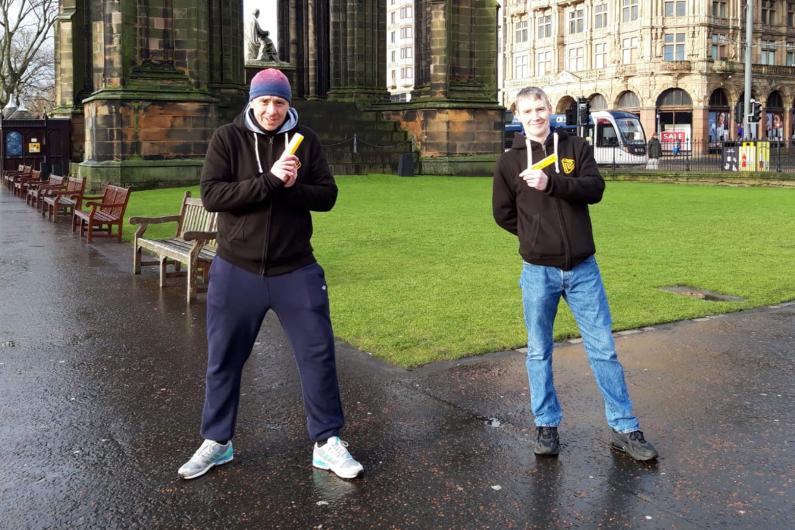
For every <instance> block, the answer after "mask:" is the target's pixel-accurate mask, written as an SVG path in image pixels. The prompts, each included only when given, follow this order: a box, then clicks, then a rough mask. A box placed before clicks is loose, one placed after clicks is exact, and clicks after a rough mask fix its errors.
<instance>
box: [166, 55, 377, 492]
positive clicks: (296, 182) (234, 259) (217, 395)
mask: <svg viewBox="0 0 795 530" xmlns="http://www.w3.org/2000/svg"><path fill="white" fill-rule="evenodd" d="M291 97H292V92H291V89H290V83H289V81H288V80H287V77H286V76H285V75H284V74H283V73H282V72H280V71H279V70H275V69H267V70H262V71H261V72H259V73H258V74H257V75H256V76H254V78H253V79H252V81H251V89H250V91H249V103H248V105H247V106H246V108H245V109H244V110H243V112H242V113H241V114H240V115H239V116H238V117H237V118H235V120H234V122H233V123H230V124H228V125H224V126H222V127H220V128H219V129H218V130H217V131H216V132H215V134H214V135H213V137H212V139H211V140H210V145H209V146H208V148H207V156H206V158H205V161H204V169H203V171H202V177H201V195H202V201H203V203H204V206H205V208H207V209H208V210H209V211H213V212H219V213H218V236H217V243H218V254H217V256H216V258H215V259H214V260H213V263H212V267H211V268H210V283H209V288H208V291H207V343H208V361H207V380H206V392H205V400H204V412H203V415H202V427H201V434H202V437H203V438H204V443H202V445H201V447H199V449H198V450H197V451H196V452H195V453H194V455H193V456H192V457H191V459H190V460H189V461H188V462H186V463H185V464H184V465H183V466H182V467H180V469H179V475H180V477H182V478H185V479H191V478H196V477H199V476H201V475H203V474H204V473H206V472H207V471H209V470H210V468H212V467H213V466H217V465H221V464H225V463H227V462H229V461H231V460H232V458H233V451H234V450H233V448H232V437H233V436H234V431H235V421H236V418H237V410H238V403H239V401H240V378H241V373H242V370H243V365H244V364H245V362H246V360H247V359H248V357H249V355H250V354H251V349H252V348H253V346H254V341H255V339H256V338H257V334H258V333H259V330H260V327H261V326H262V321H263V319H264V318H265V314H266V313H267V312H268V311H269V310H270V309H273V310H274V311H275V312H276V314H277V315H278V317H279V320H280V322H281V323H282V326H283V327H284V330H285V332H286V333H287V337H288V339H289V341H290V344H291V345H292V347H293V351H294V354H295V359H296V363H297V365H298V373H299V376H300V378H301V388H302V391H303V398H304V409H305V411H306V415H307V429H308V431H309V436H310V438H311V439H312V440H313V441H314V442H315V446H314V451H313V455H312V465H313V466H315V467H317V468H320V469H327V470H331V471H332V472H334V473H335V474H337V475H338V476H340V477H342V478H355V477H357V476H359V475H360V474H361V473H362V471H363V468H362V465H361V464H360V463H359V462H357V461H356V460H354V459H353V457H352V456H351V455H350V453H349V452H348V450H347V449H346V448H347V445H348V444H347V443H346V442H343V441H342V440H340V438H339V432H340V430H341V429H342V426H343V413H342V403H341V401H340V392H339V385H338V382H337V369H336V361H335V353H334V333H333V331H332V327H331V318H330V315H329V300H328V292H327V290H326V281H325V277H324V274H323V269H322V268H321V267H320V265H319V264H318V263H317V262H316V261H315V257H314V255H313V253H312V246H311V244H310V241H309V240H310V238H311V236H312V216H311V214H310V212H311V211H328V210H331V208H332V207H333V206H334V203H335V201H336V199H337V186H336V184H335V183H334V178H333V177H332V175H331V172H330V171H329V167H328V164H327V163H326V158H325V155H324V154H323V149H322V147H321V145H320V141H319V140H318V138H317V135H316V134H315V133H314V131H312V130H311V129H309V128H308V127H305V126H303V125H299V124H298V112H297V111H296V110H295V109H293V108H292V107H290V100H291ZM301 137H303V141H302V142H301V143H300V145H299V147H298V148H297V151H295V154H291V153H290V152H289V151H287V146H288V144H290V141H291V139H292V141H293V142H295V141H296V140H301Z"/></svg>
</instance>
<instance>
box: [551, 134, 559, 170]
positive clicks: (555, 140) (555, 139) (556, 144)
mask: <svg viewBox="0 0 795 530" xmlns="http://www.w3.org/2000/svg"><path fill="white" fill-rule="evenodd" d="M552 145H554V146H555V147H554V148H553V151H554V152H555V173H560V167H558V133H553V135H552Z"/></svg>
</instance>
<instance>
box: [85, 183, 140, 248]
mask: <svg viewBox="0 0 795 530" xmlns="http://www.w3.org/2000/svg"><path fill="white" fill-rule="evenodd" d="M77 200H78V201H79V202H78V203H76V204H75V208H74V211H73V212H72V232H74V231H76V230H77V229H78V228H80V239H82V238H83V234H86V243H91V242H92V241H93V240H94V236H95V235H96V236H102V237H113V227H114V226H115V227H116V229H117V232H118V233H117V237H118V240H119V243H121V230H122V228H123V226H124V212H125V210H127V202H128V201H129V200H130V188H122V187H119V186H114V185H113V184H105V189H104V190H103V193H102V195H94V196H92V195H81V196H80V197H79V198H77ZM83 201H86V202H83ZM82 206H85V207H87V208H90V209H89V210H82V209H81V207H82ZM95 232H99V233H98V234H95Z"/></svg>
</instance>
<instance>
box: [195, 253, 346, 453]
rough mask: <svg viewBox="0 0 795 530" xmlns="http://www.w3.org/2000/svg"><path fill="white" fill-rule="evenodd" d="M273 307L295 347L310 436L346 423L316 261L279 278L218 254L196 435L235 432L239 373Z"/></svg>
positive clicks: (224, 436)
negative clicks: (200, 412)
mask: <svg viewBox="0 0 795 530" xmlns="http://www.w3.org/2000/svg"><path fill="white" fill-rule="evenodd" d="M269 309H273V310H274V311H275V312H276V315H277V316H278V317H279V320H280V321H281V323H282V326H283V327H284V330H285V332H286V333H287V337H288V339H289V341H290V344H291V346H292V347H293V353H294V355H295V360H296V363H297V365H298V373H299V375H300V377H301V388H302V390H303V397H304V410H305V411H306V416H307V421H306V423H307V429H308V431H309V436H310V437H311V438H312V440H314V441H317V440H324V439H326V438H328V437H330V436H336V435H338V433H339V431H340V429H341V428H342V425H343V414H342V403H341V401H340V392H339V385H338V383H337V366H336V361H335V356H334V333H333V331H332V329H331V318H330V316H329V301H328V291H327V290H326V280H325V277H324V274H323V269H322V268H321V267H320V265H318V264H317V263H313V264H311V265H307V266H305V267H302V268H300V269H298V270H295V271H293V272H290V273H287V274H282V275H280V276H260V275H257V274H253V273H251V272H249V271H247V270H244V269H241V268H240V267H237V266H236V265H233V264H231V263H229V262H228V261H225V260H223V259H222V258H220V257H216V258H215V259H214V260H213V263H212V267H211V268H210V281H209V286H208V291H207V343H208V359H207V386H206V393H205V400H204V412H203V414H202V429H201V434H202V436H203V437H204V438H205V439H208V440H216V441H220V442H223V441H226V440H230V439H231V438H232V437H233V436H234V434H235V422H236V420H237V410H238V404H239V402H240V377H241V374H242V371H243V365H244V364H245V362H246V360H247V359H248V357H249V355H250V354H251V349H252V348H253V347H254V341H255V340H256V338H257V334H258V333H259V330H260V327H261V326H262V321H263V320H264V318H265V314H266V313H267V312H268V310H269Z"/></svg>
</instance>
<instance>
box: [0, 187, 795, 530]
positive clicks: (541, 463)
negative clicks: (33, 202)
mask: <svg viewBox="0 0 795 530" xmlns="http://www.w3.org/2000/svg"><path fill="white" fill-rule="evenodd" d="M131 254H132V250H131V247H130V245H129V244H126V243H125V244H122V245H119V244H117V243H114V242H112V241H107V240H97V242H96V243H94V244H93V245H86V244H85V243H82V242H80V241H79V240H78V238H77V236H75V235H73V234H72V233H71V232H70V230H69V226H68V222H65V221H62V222H60V223H58V224H52V223H49V222H47V221H46V220H43V219H42V218H41V217H40V216H38V214H36V213H35V211H34V210H33V209H31V208H30V207H28V206H26V205H25V204H24V201H22V200H20V199H16V198H13V197H12V196H11V195H10V193H8V191H7V190H6V189H5V188H3V189H2V190H0V300H2V303H0V418H1V419H0V447H2V448H3V454H4V458H3V459H2V460H0V527H2V528H4V529H17V528H25V529H27V528H34V529H39V528H70V529H71V528H227V529H235V528H539V529H543V528H642V529H656V528H682V529H697V528H718V529H725V528H755V529H774V528H782V529H784V528H792V527H793V522H794V521H795V507H794V506H793V503H794V502H795V409H794V408H793V397H795V390H794V389H793V377H795V304H783V305H781V306H778V307H771V308H763V309H759V310H754V311H747V312H742V313H737V314H732V315H727V316H723V317H719V318H714V319H706V320H702V321H698V322H690V321H689V322H681V323H676V324H671V325H665V326H660V327H657V328H655V329H653V330H646V331H643V332H640V333H636V334H627V335H622V336H620V337H619V338H618V341H617V344H618V348H619V355H620V357H621V359H622V361H623V363H624V366H625V369H626V371H627V378H628V383H629V386H630V392H631V396H632V398H633V401H634V403H635V408H636V412H637V414H638V415H639V417H640V420H641V424H642V426H643V429H644V431H645V432H646V434H647V436H648V438H649V439H650V440H651V441H653V442H654V444H655V445H656V446H657V448H658V450H659V451H660V453H661V457H660V459H659V461H658V462H656V463H636V462H634V461H632V460H630V459H629V458H628V457H626V456H624V455H622V454H619V453H615V452H613V451H611V450H610V449H609V448H608V440H609V432H608V429H607V426H606V424H605V421H604V415H603V410H602V401H601V398H600V396H599V394H598V392H597V390H596V387H595V384H594V382H593V378H592V376H591V373H590V370H589V368H588V364H587V361H586V359H585V355H584V352H583V351H582V346H581V345H579V344H568V343H567V344H563V345H560V346H559V347H558V349H557V350H556V354H555V363H556V384H557V387H558V392H559V395H560V398H561V401H562V404H563V407H564V411H565V413H566V418H565V419H564V423H563V424H562V426H561V437H562V441H563V448H562V451H561V455H560V457H559V458H558V459H536V457H535V456H534V455H533V454H532V445H533V439H534V429H533V428H532V427H531V417H530V412H529V404H528V397H527V380H526V375H525V372H524V365H523V357H522V354H521V353H519V352H502V353H495V354H492V355H487V356H484V357H480V358H475V359H469V360H465V361H461V362H453V363H438V364H434V365H430V366H426V367H424V368H422V369H419V370H415V371H410V372H409V371H404V370H401V369H398V368H394V367H390V366H386V365H384V364H382V363H380V362H378V361H376V360H374V359H372V358H370V357H369V356H368V355H366V354H364V353H362V352H359V351H356V350H354V349H353V348H351V347H349V346H347V345H345V344H344V343H338V365H339V372H340V384H341V387H342V393H343V403H344V405H345V409H346V415H347V421H348V425H347V427H346V429H345V431H344V433H343V438H344V439H346V440H348V441H349V442H350V448H351V450H352V453H353V454H354V456H356V457H357V458H358V459H359V460H360V461H361V462H362V463H363V464H364V466H365V469H366V475H365V476H364V477H363V478H362V479H360V480H356V481H350V482H349V481H343V480H340V479H337V478H336V477H334V476H333V475H330V474H328V473H326V472H322V471H316V470H313V469H312V467H311V465H310V461H311V443H310V442H309V441H308V439H307V435H306V430H305V426H304V416H303V410H302V405H301V400H300V395H301V394H300V388H299V383H298V379H297V375H296V370H295V366H294V363H293V360H292V356H291V353H290V350H289V348H288V346H287V344H286V339H285V336H284V334H283V333H282V331H281V329H280V327H279V325H278V321H277V320H276V319H275V317H273V316H272V315H271V316H269V317H268V319H267V320H266V323H265V325H264V326H263V330H262V333H261V335H260V337H259V339H258V342H257V345H256V346H255V349H254V352H253V355H252V357H251V359H250V360H249V362H248V364H247V366H246V370H245V374H244V383H243V384H244V395H243V398H242V402H241V410H240V414H239V417H238V428H237V435H236V438H235V445H236V450H237V452H236V455H235V460H234V461H233V462H231V463H230V464H227V465H225V466H223V467H220V468H216V469H213V470H211V471H210V472H209V473H208V474H207V475H206V476H204V477H202V478H199V479H196V480H192V481H181V480H179V479H178V478H177V473H176V471H177V468H178V467H179V466H180V465H181V464H182V463H183V462H184V461H185V460H186V459H187V458H188V457H189V456H190V454H191V453H192V452H193V451H194V450H195V449H196V448H197V447H198V445H199V444H200V442H201V440H200V438H199V434H198V429H199V421H200V413H201V406H202V399H203V392H204V382H203V377H204V369H205V362H206V361H205V359H206V351H205V347H206V346H205V337H204V310H205V306H204V304H203V303H198V304H195V305H193V306H190V307H188V306H187V305H186V304H185V302H184V294H185V286H184V280H183V279H179V278H178V279H173V280H171V282H170V285H169V286H168V287H166V288H165V289H164V290H161V289H159V287H158V281H157V273H156V271H155V270H154V268H152V269H153V270H149V271H145V272H144V274H143V275H141V276H133V275H132V274H131V273H130V269H131V262H132V256H131ZM331 288H332V293H333V285H332V286H331ZM332 297H333V294H332ZM332 303H333V298H332ZM517 303H518V301H517ZM705 303H708V302H705Z"/></svg>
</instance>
